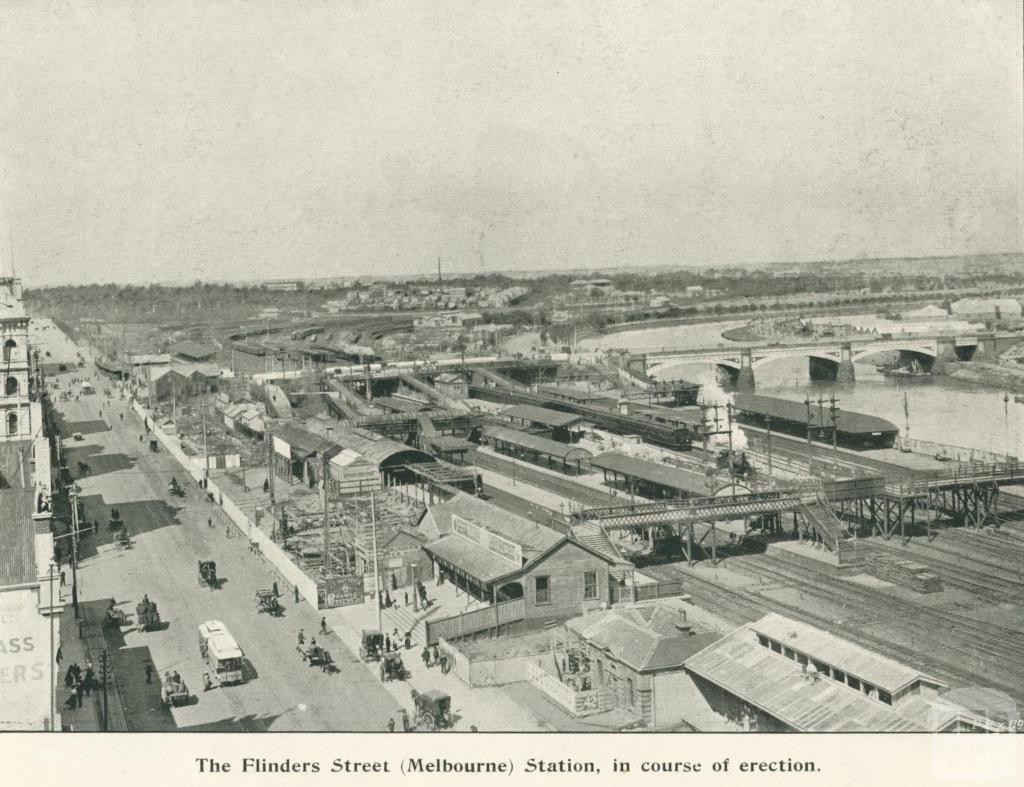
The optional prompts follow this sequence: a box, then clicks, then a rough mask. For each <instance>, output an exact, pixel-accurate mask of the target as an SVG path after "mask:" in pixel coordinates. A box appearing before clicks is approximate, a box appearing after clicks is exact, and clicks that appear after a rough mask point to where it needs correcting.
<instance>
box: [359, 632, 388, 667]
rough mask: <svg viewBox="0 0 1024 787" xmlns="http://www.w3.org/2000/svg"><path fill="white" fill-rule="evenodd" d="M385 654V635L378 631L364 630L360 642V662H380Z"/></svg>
mask: <svg viewBox="0 0 1024 787" xmlns="http://www.w3.org/2000/svg"><path fill="white" fill-rule="evenodd" d="M383 652H384V635H383V634H382V633H381V632H379V631H377V630H376V629H363V634H362V638H361V639H360V641H359V660H360V661H380V657H381V654H382V653H383Z"/></svg>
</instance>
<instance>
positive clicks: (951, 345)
mask: <svg viewBox="0 0 1024 787" xmlns="http://www.w3.org/2000/svg"><path fill="white" fill-rule="evenodd" d="M935 346H936V350H937V352H936V353H935V362H934V363H933V364H932V374H946V373H947V372H948V371H949V364H951V363H956V362H957V361H959V360H960V359H959V358H957V355H956V339H955V338H954V337H952V336H943V337H942V338H940V339H936V340H935Z"/></svg>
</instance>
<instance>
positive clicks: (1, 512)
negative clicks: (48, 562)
mask: <svg viewBox="0 0 1024 787" xmlns="http://www.w3.org/2000/svg"><path fill="white" fill-rule="evenodd" d="M34 496H35V492H34V491H33V490H28V489H17V490H15V489H5V490H3V491H0V587H6V586H7V585H20V584H23V583H26V582H33V581H35V579H36V550H35V525H34V524H33V522H32V509H33V497H34Z"/></svg>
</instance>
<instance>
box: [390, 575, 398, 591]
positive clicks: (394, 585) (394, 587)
mask: <svg viewBox="0 0 1024 787" xmlns="http://www.w3.org/2000/svg"><path fill="white" fill-rule="evenodd" d="M391 589H392V590H398V578H397V577H396V576H395V572H394V571H392V572H391Z"/></svg>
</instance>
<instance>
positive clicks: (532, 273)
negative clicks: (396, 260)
mask: <svg viewBox="0 0 1024 787" xmlns="http://www.w3.org/2000/svg"><path fill="white" fill-rule="evenodd" d="M1014 256H1018V257H1022V258H1024V251H992V252H980V253H977V254H954V255H950V254H933V255H925V256H915V257H901V256H895V257H855V258H845V259H839V258H836V259H814V260H775V261H769V262H742V263H723V264H699V265H698V264H685V263H681V264H678V265H653V264H652V265H645V266H637V265H620V266H610V265H605V266H597V267H588V268H580V267H567V268H551V269H547V270H531V269H505V270H497V269H496V270H486V271H483V270H478V271H463V270H451V271H448V270H445V269H444V268H443V265H442V271H441V273H442V282H443V281H447V280H449V279H460V278H472V277H476V276H504V277H506V278H509V279H517V278H521V279H523V280H524V281H528V280H530V279H539V278H543V277H545V276H558V275H585V274H598V273H606V274H609V275H616V274H622V273H630V272H637V273H640V274H641V275H642V274H652V275H653V274H655V273H658V272H663V273H664V272H670V271H673V270H680V271H683V270H685V271H688V272H694V271H713V270H725V269H732V268H741V269H744V268H768V267H776V266H778V267H784V266H804V265H811V266H813V265H836V264H843V263H849V264H853V265H859V264H870V263H880V264H882V263H891V262H899V261H906V262H922V261H932V262H935V261H942V262H943V263H948V264H954V263H956V262H958V261H968V260H974V259H983V258H1000V257H1014ZM7 268H8V265H6V264H4V265H2V266H0V277H2V276H10V275H11V274H10V273H9V272H7ZM15 277H16V278H18V279H20V280H21V282H22V286H23V287H24V289H25V290H46V289H55V288H59V287H90V286H110V285H117V286H131V287H146V286H150V285H156V286H161V287H182V288H187V287H191V286H193V285H194V284H195V283H196V282H197V281H198V282H199V283H200V284H230V285H235V286H254V287H258V286H261V285H263V284H271V283H275V282H292V281H294V282H303V283H313V282H323V281H337V280H346V281H348V280H353V279H364V280H372V281H395V280H401V279H403V278H405V279H414V280H416V281H427V282H430V281H434V282H436V281H437V271H436V270H435V271H433V272H429V271H427V272H424V273H397V274H391V275H387V274H370V273H356V274H342V275H323V276H276V277H273V278H209V279H204V278H201V277H195V278H193V279H191V280H189V281H187V282H173V281H170V280H153V281H143V282H136V281H130V282H126V281H116V280H111V281H90V282H62V283H59V284H44V285H33V284H31V283H30V282H28V281H26V279H25V278H24V277H23V276H20V275H17V272H16V271H15Z"/></svg>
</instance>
